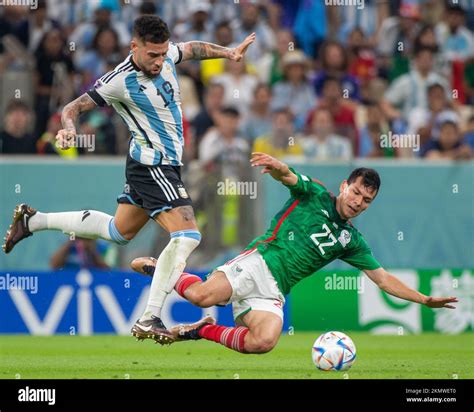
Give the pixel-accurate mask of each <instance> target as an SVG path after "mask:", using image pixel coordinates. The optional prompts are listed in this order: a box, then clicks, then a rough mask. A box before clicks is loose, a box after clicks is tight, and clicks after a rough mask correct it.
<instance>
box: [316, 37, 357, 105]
mask: <svg viewBox="0 0 474 412" xmlns="http://www.w3.org/2000/svg"><path fill="white" fill-rule="evenodd" d="M319 61H320V63H321V70H320V71H319V72H318V73H317V74H316V77H315V78H314V80H313V85H314V88H315V90H316V94H317V95H318V97H321V92H322V88H323V84H324V80H325V79H327V78H328V77H329V76H331V77H335V78H337V79H339V81H340V83H341V86H342V90H343V95H344V98H346V99H352V100H357V101H359V100H360V90H359V82H358V80H357V78H356V77H354V76H352V75H351V74H349V73H348V72H347V71H348V56H347V52H346V50H345V49H344V47H343V46H342V45H341V44H340V43H338V42H336V41H326V42H324V43H323V45H322V46H321V48H320V50H319Z"/></svg>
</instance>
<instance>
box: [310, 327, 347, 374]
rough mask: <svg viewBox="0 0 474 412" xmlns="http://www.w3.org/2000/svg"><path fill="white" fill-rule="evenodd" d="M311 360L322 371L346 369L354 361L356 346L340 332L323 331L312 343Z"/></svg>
mask: <svg viewBox="0 0 474 412" xmlns="http://www.w3.org/2000/svg"><path fill="white" fill-rule="evenodd" d="M312 356H313V362H314V364H315V365H316V367H317V368H318V369H320V370H323V371H346V370H348V369H349V368H350V367H351V366H352V364H353V363H354V361H355V358H356V347H355V345H354V342H352V339H351V338H350V337H349V336H347V335H346V334H344V333H342V332H326V333H323V334H322V335H321V336H320V337H319V338H318V339H316V341H315V342H314V345H313V352H312Z"/></svg>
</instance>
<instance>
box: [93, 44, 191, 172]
mask: <svg viewBox="0 0 474 412" xmlns="http://www.w3.org/2000/svg"><path fill="white" fill-rule="evenodd" d="M181 59H182V52H181V50H180V49H179V48H178V46H177V45H175V44H173V43H171V42H170V44H169V50H168V53H167V55H166V58H165V61H164V63H163V67H162V69H161V72H160V74H159V75H158V76H156V77H154V78H151V77H148V76H146V75H145V74H144V73H143V72H142V71H141V70H140V68H139V67H137V65H136V64H135V62H134V61H133V59H132V56H131V55H130V56H128V57H127V58H126V59H125V60H124V61H123V62H122V63H120V64H119V65H118V66H117V67H116V68H115V69H114V70H112V71H111V72H109V73H106V74H105V75H104V76H102V77H101V78H100V79H99V80H97V82H96V84H95V85H94V88H93V89H92V90H90V91H89V92H88V94H89V96H90V97H91V98H92V99H93V100H94V102H95V103H96V104H98V105H99V106H105V105H109V106H110V105H111V106H112V107H113V108H114V109H115V110H116V111H117V113H118V114H119V115H120V116H121V117H122V119H123V120H124V121H125V123H126V124H127V126H128V128H129V129H130V133H131V134H132V139H131V141H130V149H129V153H130V156H131V157H132V159H134V160H136V161H137V162H140V163H142V164H144V165H149V166H156V165H158V164H165V165H173V166H181V165H182V163H181V157H182V154H183V145H184V139H183V116H182V111H181V98H180V92H179V86H178V77H177V74H176V67H175V64H178V63H179V62H180V61H181Z"/></svg>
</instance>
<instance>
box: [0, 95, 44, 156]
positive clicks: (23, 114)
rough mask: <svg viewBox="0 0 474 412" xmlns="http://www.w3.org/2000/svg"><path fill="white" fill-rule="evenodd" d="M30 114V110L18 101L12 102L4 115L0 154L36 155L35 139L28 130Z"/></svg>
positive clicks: (0, 133) (0, 136)
mask: <svg viewBox="0 0 474 412" xmlns="http://www.w3.org/2000/svg"><path fill="white" fill-rule="evenodd" d="M31 120H32V114H31V111H30V108H29V107H28V106H27V105H26V104H25V103H24V102H22V101H20V100H12V101H11V102H10V103H9V105H8V106H7V110H6V113H5V124H4V129H3V130H2V131H1V132H0V153H2V154H32V153H36V146H35V138H34V137H33V135H32V134H31V132H30V130H29V128H30V126H31Z"/></svg>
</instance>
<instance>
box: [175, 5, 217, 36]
mask: <svg viewBox="0 0 474 412" xmlns="http://www.w3.org/2000/svg"><path fill="white" fill-rule="evenodd" d="M210 10H211V4H210V3H209V2H208V1H207V0H196V1H192V2H190V4H189V7H188V13H189V20H187V21H186V22H184V23H180V24H178V25H177V26H176V27H175V29H174V31H173V35H174V39H173V40H174V41H175V42H181V41H189V40H190V39H193V40H197V41H206V42H210V41H212V32H213V27H212V25H213V22H212V20H210V19H209V11H210Z"/></svg>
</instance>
